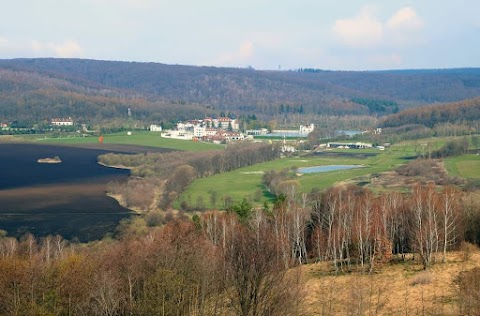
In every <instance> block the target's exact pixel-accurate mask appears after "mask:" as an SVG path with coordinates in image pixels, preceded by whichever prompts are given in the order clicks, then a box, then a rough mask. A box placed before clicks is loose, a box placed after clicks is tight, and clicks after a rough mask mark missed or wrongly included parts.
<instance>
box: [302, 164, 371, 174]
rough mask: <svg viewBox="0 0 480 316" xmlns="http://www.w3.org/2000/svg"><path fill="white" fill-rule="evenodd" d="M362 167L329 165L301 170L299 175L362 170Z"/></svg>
mask: <svg viewBox="0 0 480 316" xmlns="http://www.w3.org/2000/svg"><path fill="white" fill-rule="evenodd" d="M362 167H363V166H361V165H327V166H315V167H307V168H299V169H298V172H299V173H319V172H328V171H337V170H348V169H355V168H362Z"/></svg>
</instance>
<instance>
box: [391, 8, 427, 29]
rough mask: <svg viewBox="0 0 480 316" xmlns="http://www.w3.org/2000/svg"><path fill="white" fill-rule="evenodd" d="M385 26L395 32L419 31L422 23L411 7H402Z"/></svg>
mask: <svg viewBox="0 0 480 316" xmlns="http://www.w3.org/2000/svg"><path fill="white" fill-rule="evenodd" d="M386 26H387V27H388V28H390V29H396V30H398V29H404V30H419V29H421V28H422V27H423V21H422V19H421V18H420V17H419V16H418V15H417V13H416V12H415V10H413V9H412V8H411V7H404V8H401V9H400V10H398V11H397V12H396V13H395V14H394V15H393V16H392V17H391V18H390V19H388V21H387V23H386Z"/></svg>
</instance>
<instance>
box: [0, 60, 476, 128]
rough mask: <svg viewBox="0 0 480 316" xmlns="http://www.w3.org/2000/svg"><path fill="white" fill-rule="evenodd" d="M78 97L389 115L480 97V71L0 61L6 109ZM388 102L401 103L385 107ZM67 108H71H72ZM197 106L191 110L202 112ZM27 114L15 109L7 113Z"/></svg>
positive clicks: (115, 104)
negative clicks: (374, 70)
mask: <svg viewBox="0 0 480 316" xmlns="http://www.w3.org/2000/svg"><path fill="white" fill-rule="evenodd" d="M73 92H74V93H77V94H78V95H77V96H76V97H75V98H76V99H77V100H78V99H81V100H85V103H86V104H87V105H88V104H90V106H87V109H85V110H83V111H82V112H83V113H89V112H95V113H100V112H101V111H102V110H105V111H107V113H113V114H112V115H117V113H116V112H117V111H118V113H124V112H123V111H124V109H125V108H126V107H127V105H134V106H137V107H138V109H139V112H142V111H144V110H145V109H149V110H148V111H147V112H148V114H149V115H150V114H151V113H158V112H161V111H162V109H163V107H165V106H166V105H172V106H171V107H168V108H169V109H171V108H173V107H175V108H177V112H178V108H185V104H198V105H201V106H200V107H198V108H197V111H199V112H206V111H205V110H204V109H205V108H210V109H211V108H214V109H215V110H216V111H225V112H233V113H236V114H246V113H249V114H251V113H255V114H256V115H260V116H264V117H275V116H285V115H289V114H295V115H297V114H298V115H307V114H316V115H332V114H333V115H346V114H353V115H359V114H360V115H364V114H375V115H377V114H378V115H385V114H389V113H393V112H395V111H397V110H402V109H405V108H407V107H412V106H420V105H424V104H427V103H434V102H453V101H459V100H464V99H467V98H473V97H476V96H478V95H480V69H451V70H411V71H383V72H349V71H315V72H308V71H258V70H254V69H240V68H215V67H195V66H181V65H165V64H159V63H136V62H115V61H95V60H81V59H50V58H46V59H12V60H0V104H1V105H2V108H3V107H6V106H8V107H9V108H11V107H19V108H21V107H22V106H25V107H29V106H30V107H32V108H33V109H34V110H35V105H36V104H38V103H40V104H41V103H46V104H47V103H48V104H50V105H51V104H58V105H59V106H62V105H65V104H64V103H65V102H66V101H64V100H63V99H62V95H63V94H65V93H73ZM59 95H60V96H59ZM92 97H94V98H93V99H92ZM100 97H101V98H100ZM75 98H74V99H75ZM97 98H100V99H97ZM102 98H108V99H102ZM139 100H140V101H139ZM359 100H360V101H359ZM37 101H38V102H37ZM78 102H80V101H77V103H78ZM74 103H75V102H74ZM77 103H75V104H74V105H77ZM80 103H81V102H80ZM388 104H393V105H395V106H384V105H388ZM106 105H107V106H106ZM379 105H380V106H379ZM78 107H82V105H78ZM67 108H68V110H67V112H68V111H72V107H71V106H69V107H67ZM191 109H192V108H189V111H186V113H191V114H194V113H196V112H193V113H192V112H191ZM202 109H203V110H202ZM55 111H56V110H55ZM55 111H53V110H52V111H49V113H50V112H55ZM27 112H29V111H23V112H22V111H21V110H16V109H10V112H3V113H0V116H4V117H6V118H9V117H12V116H13V115H24V114H25V115H26V113H27ZM34 112H35V111H34ZM107 113H105V116H108V114H107ZM68 114H70V113H65V115H68ZM75 114H76V113H71V114H70V115H75ZM167 114H168V113H167ZM177 114H178V113H177ZM37 115H39V116H43V115H45V113H42V112H39V113H37ZM157 115H159V114H157ZM89 116H92V115H91V114H90V115H89ZM100 116H103V115H100ZM165 116H166V115H165V113H162V117H164V118H165ZM166 119H167V120H168V119H169V118H168V117H167V118H166Z"/></svg>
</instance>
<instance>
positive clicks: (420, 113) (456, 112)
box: [380, 98, 480, 127]
mask: <svg viewBox="0 0 480 316" xmlns="http://www.w3.org/2000/svg"><path fill="white" fill-rule="evenodd" d="M477 120H480V98H475V99H470V100H464V101H461V102H454V103H448V104H442V105H430V106H425V107H422V108H417V109H409V110H405V111H402V112H400V113H397V114H393V115H390V116H388V117H386V118H385V119H384V120H383V122H382V123H381V124H380V125H381V126H382V127H399V126H404V125H412V124H418V125H424V126H427V127H433V126H435V125H436V124H441V123H447V122H450V123H460V122H463V121H477Z"/></svg>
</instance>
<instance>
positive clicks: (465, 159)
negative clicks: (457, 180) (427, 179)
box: [445, 155, 480, 179]
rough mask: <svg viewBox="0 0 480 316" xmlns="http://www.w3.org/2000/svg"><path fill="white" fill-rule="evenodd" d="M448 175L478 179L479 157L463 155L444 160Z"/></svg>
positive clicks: (479, 177)
mask: <svg viewBox="0 0 480 316" xmlns="http://www.w3.org/2000/svg"><path fill="white" fill-rule="evenodd" d="M445 167H446V168H447V170H448V173H449V174H450V175H453V176H457V177H462V178H475V179H480V156H477V155H463V156H459V157H452V158H447V159H445Z"/></svg>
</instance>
